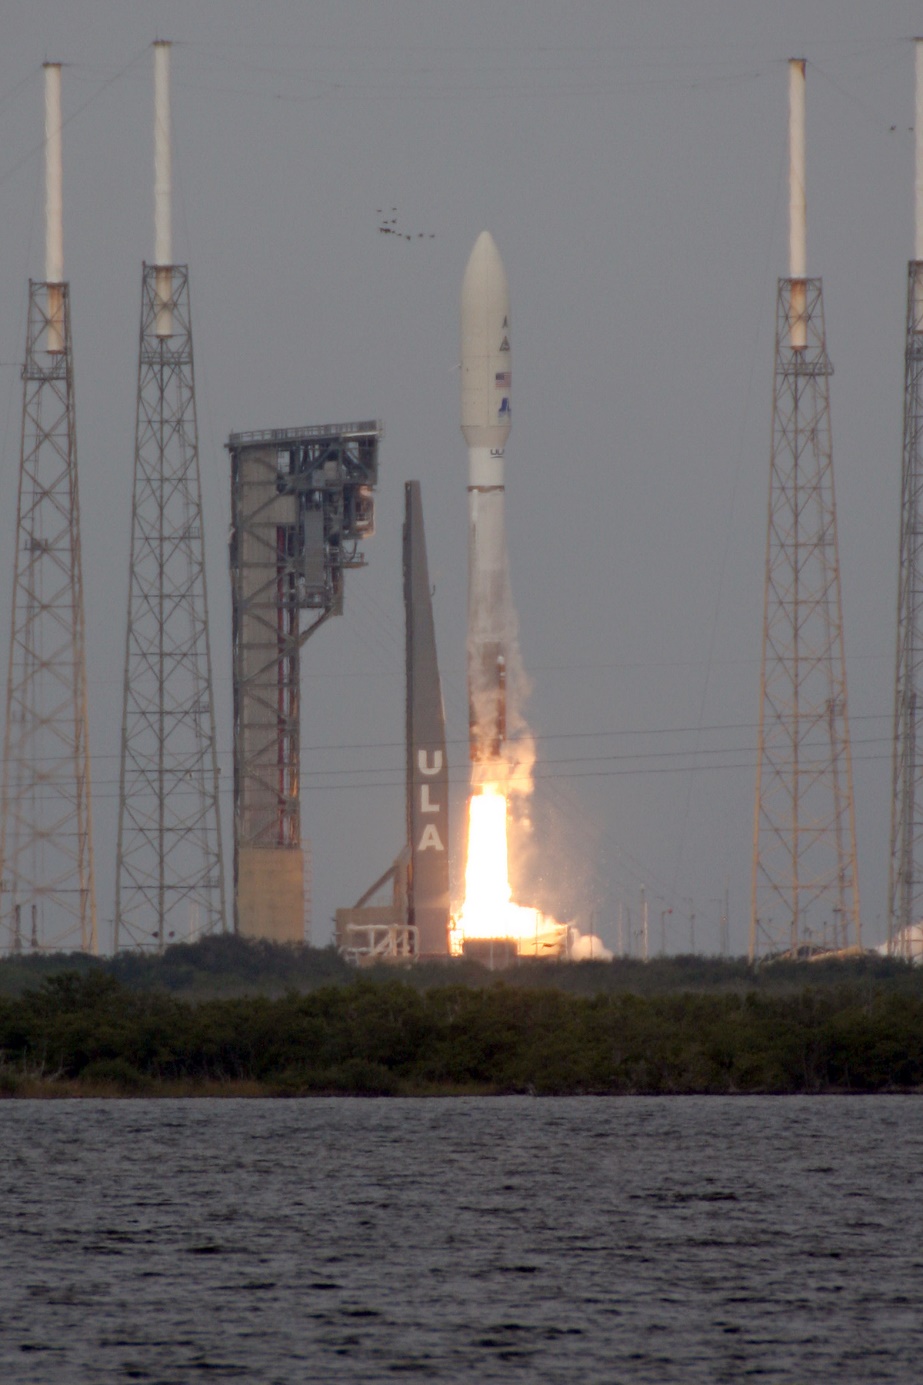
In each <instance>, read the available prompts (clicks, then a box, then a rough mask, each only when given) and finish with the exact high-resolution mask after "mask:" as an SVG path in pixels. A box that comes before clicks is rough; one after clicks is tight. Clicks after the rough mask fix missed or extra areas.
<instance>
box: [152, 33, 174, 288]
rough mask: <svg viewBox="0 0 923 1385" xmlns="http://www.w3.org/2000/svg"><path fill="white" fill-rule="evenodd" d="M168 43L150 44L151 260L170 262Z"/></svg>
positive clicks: (170, 191)
mask: <svg viewBox="0 0 923 1385" xmlns="http://www.w3.org/2000/svg"><path fill="white" fill-rule="evenodd" d="M171 201H172V166H171V152H170V44H169V43H167V42H165V41H164V40H158V41H157V42H156V43H155V44H154V264H155V265H161V266H164V265H171V264H172V263H173V228H172V207H171Z"/></svg>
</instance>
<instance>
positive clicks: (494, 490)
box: [461, 231, 512, 764]
mask: <svg viewBox="0 0 923 1385" xmlns="http://www.w3.org/2000/svg"><path fill="white" fill-rule="evenodd" d="M511 383H512V375H511V352H510V294H509V286H508V284H507V279H506V271H505V270H504V268H503V261H502V260H501V259H500V253H499V251H498V250H497V246H496V243H495V241H494V239H493V236H491V234H490V232H489V231H482V232H481V234H480V236H478V238H477V240H476V241H475V244H474V249H473V250H472V252H471V257H470V259H469V260H468V265H467V268H466V269H465V277H464V280H463V281H462V291H461V426H462V432H463V434H464V436H465V441H466V442H467V444H468V520H469V527H468V718H469V730H470V744H471V761H472V764H478V763H479V762H485V761H486V762H492V763H495V762H497V761H498V760H499V759H500V756H501V752H502V746H503V742H504V741H505V739H506V671H507V647H508V640H509V601H508V574H507V561H506V533H505V527H504V517H503V463H504V448H505V446H506V440H507V438H508V436H509V431H510V421H511V415H510V399H511V392H510V386H511Z"/></svg>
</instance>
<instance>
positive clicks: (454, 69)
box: [0, 0, 920, 951]
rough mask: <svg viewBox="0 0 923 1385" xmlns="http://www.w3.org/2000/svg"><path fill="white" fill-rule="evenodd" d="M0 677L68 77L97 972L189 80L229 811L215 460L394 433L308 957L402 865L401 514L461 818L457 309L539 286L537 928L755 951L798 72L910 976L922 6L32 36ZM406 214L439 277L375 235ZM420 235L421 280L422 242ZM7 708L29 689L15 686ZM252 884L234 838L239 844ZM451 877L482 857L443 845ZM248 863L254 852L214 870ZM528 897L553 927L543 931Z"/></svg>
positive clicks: (514, 553) (8, 250)
mask: <svg viewBox="0 0 923 1385" xmlns="http://www.w3.org/2000/svg"><path fill="white" fill-rule="evenodd" d="M0 21H2V23H0V31H2V35H3V42H2V44H0V128H2V130H3V137H2V142H0V225H2V228H3V229H2V237H0V445H2V452H0V632H2V634H0V649H2V651H3V655H2V657H3V659H4V661H5V654H6V643H7V638H8V626H9V619H10V587H11V583H12V573H13V555H12V545H13V542H14V529H15V502H16V473H17V469H18V461H19V427H20V408H21V383H20V379H19V365H20V363H21V360H22V355H23V350H24V337H25V306H26V293H27V281H28V279H29V276H30V275H31V276H32V277H33V278H35V279H41V278H42V277H43V275H44V268H43V229H42V210H43V201H42V198H43V162H42V157H43V156H42V120H43V97H42V73H41V64H42V62H43V61H44V60H46V59H48V60H53V61H58V60H60V61H63V62H64V63H66V64H69V65H68V66H67V67H66V68H65V71H64V78H63V93H64V96H63V99H64V113H65V119H66V120H67V122H68V123H67V125H66V128H65V131H64V169H65V189H64V217H65V228H64V253H65V271H66V277H67V278H68V279H69V280H70V283H71V293H72V312H73V324H74V343H75V360H76V381H77V431H78V445H79V464H80V484H81V507H82V514H83V545H84V577H85V584H86V591H87V601H88V607H87V624H88V641H89V665H90V687H91V746H92V752H93V774H94V794H95V809H96V812H95V832H96V865H97V882H98V890H99V912H100V923H101V927H100V932H101V938H102V940H103V941H104V942H105V941H107V940H108V939H109V938H110V937H111V917H112V907H113V893H114V861H115V825H116V809H117V794H118V751H119V719H120V714H121V680H122V660H123V642H124V623H125V599H126V590H127V589H126V580H125V579H126V573H127V564H128V545H129V537H130V534H129V526H130V506H131V466H132V455H133V446H134V404H135V377H136V369H137V364H136V352H137V334H138V312H139V303H140V277H141V263H142V260H143V259H145V258H152V253H153V192H152V183H153V176H152V175H153V137H152V110H153V90H152V89H153V80H152V57H151V52H150V46H149V45H150V43H151V42H152V40H153V39H154V38H158V37H160V38H169V39H172V40H174V42H175V44H176V47H175V49H174V55H173V124H174V170H175V179H176V214H175V231H174V245H175V252H174V253H175V256H176V259H177V261H178V262H184V263H188V264H189V266H190V286H191V296H192V310H193V324H194V327H193V330H194V339H195V353H196V376H197V388H198V404H199V427H200V445H201V456H202V472H203V484H204V490H205V507H206V512H205V526H206V541H207V549H208V561H209V584H210V600H211V615H212V654H213V659H214V663H215V667H216V670H217V672H218V689H217V692H218V715H219V724H220V742H221V746H222V764H223V766H224V772H223V775H222V778H223V780H224V783H225V785H226V786H228V788H229V786H230V764H231V760H230V744H231V734H230V593H229V582H228V574H227V561H226V557H227V548H226V537H227V529H228V523H229V515H230V504H229V481H228V466H227V454H226V452H225V451H224V448H223V444H224V442H225V441H226V439H227V436H228V434H229V433H230V432H232V431H235V430H245V429H253V428H262V427H285V426H295V425H299V424H303V423H327V422H338V421H343V420H347V419H357V418H369V417H380V418H381V419H383V421H384V425H385V440H384V443H383V447H382V454H381V463H382V477H381V485H380V490H379V497H378V532H377V534H376V536H375V538H374V539H373V540H372V541H371V542H370V543H369V544H368V548H367V552H368V556H369V559H370V567H369V568H368V569H367V570H366V571H364V572H359V573H355V574H350V577H349V581H348V584H347V591H346V612H345V615H344V617H343V618H342V619H340V620H338V621H335V622H331V623H330V624H329V625H328V626H326V627H325V628H324V629H323V630H322V631H321V632H320V633H319V634H318V636H317V637H316V638H315V639H313V640H312V641H311V642H309V644H308V645H307V647H306V649H305V653H304V657H303V670H304V688H303V746H304V748H305V749H304V766H303V767H304V783H303V823H304V830H305V833H306V834H307V835H309V836H310V837H311V840H312V843H313V856H314V920H315V927H314V936H315V940H316V941H319V942H324V941H326V940H327V939H328V938H329V935H330V924H329V919H330V917H331V915H332V912H333V909H334V908H335V907H337V906H338V905H347V904H351V903H353V902H354V900H355V898H356V897H357V896H358V895H359V894H360V893H361V892H362V891H363V890H364V889H365V888H366V886H367V885H368V884H370V883H371V881H372V880H373V879H374V878H375V876H377V875H378V874H379V873H380V872H381V871H382V870H383V869H384V868H385V867H386V866H387V864H388V863H389V862H390V860H391V859H392V857H393V856H394V854H395V852H396V851H397V850H398V848H399V846H400V843H401V839H402V834H403V789H402V775H403V751H402V745H401V741H402V735H403V611H402V606H401V574H400V526H401V519H402V506H403V482H404V480H406V479H408V478H411V477H418V478H419V479H420V480H421V482H422V486H423V501H424V509H425V514H426V525H427V540H428V546H429V550H430V568H431V572H432V575H433V580H434V582H435V613H436V631H437V640H438V642H439V653H440V662H441V665H442V672H443V682H444V687H445V695H446V706H447V713H448V717H449V734H450V737H451V739H452V743H453V744H452V747H451V750H450V759H451V760H452V762H453V773H454V777H455V779H456V781H457V783H458V786H459V792H460V791H461V788H462V785H463V783H464V773H465V754H466V725H465V686H464V683H465V673H464V649H465V590H466V494H465V485H466V452H465V447H464V443H463V440H462V437H461V433H460V430H459V424H458V413H459V406H458V377H457V359H458V291H459V287H460V283H461V276H462V273H463V270H464V266H465V262H466V260H467V256H468V254H469V251H470V248H471V245H472V244H473V242H474V240H475V237H476V236H477V234H478V233H479V232H480V231H481V230H483V229H484V228H488V229H490V230H491V231H492V233H493V234H494V236H495V238H496V240H497V243H498V245H499V247H500V251H501V254H502V255H503V257H504V261H505V264H506V268H507V272H508V274H509V278H510V285H511V295H512V315H513V327H514V375H515V382H514V400H515V413H514V419H515V422H514V426H513V431H512V435H511V438H510V444H509V447H508V451H507V458H508V466H507V487H508V489H507V495H508V506H507V514H508V526H509V543H510V563H511V574H512V585H513V594H514V599H515V601H516V604H517V607H518V611H519V619H520V629H521V645H522V653H523V658H524V661H525V664H526V667H527V669H528V670H529V673H530V676H531V679H532V684H533V688H532V695H531V700H530V703H529V707H528V709H527V716H528V719H529V721H530V723H531V725H532V727H533V729H534V732H535V734H536V736H537V738H538V749H539V764H538V767H537V776H538V781H539V782H538V784H537V792H536V803H535V835H534V846H535V851H534V861H533V867H532V869H533V872H534V875H533V878H532V880H531V882H530V888H529V890H528V891H523V894H522V897H521V902H523V903H537V904H543V905H545V906H546V907H551V908H556V909H558V910H559V911H563V912H566V913H568V914H576V915H577V916H578V917H579V919H580V920H581V922H582V923H583V925H584V927H586V926H588V925H589V923H590V922H591V914H592V915H593V916H594V917H595V926H596V928H597V931H599V932H600V933H601V934H602V936H603V937H604V938H605V939H606V940H607V941H609V942H610V943H611V942H612V941H613V939H614V930H615V915H616V909H617V905H618V902H619V901H620V900H622V901H623V902H624V903H625V905H626V906H629V907H631V908H632V911H633V913H635V914H636V912H637V901H638V893H639V888H640V886H641V885H642V884H645V885H646V886H647V888H648V892H649V897H650V899H651V928H652V936H653V938H654V940H655V941H657V937H658V933H659V923H660V917H659V916H660V912H661V910H665V909H668V908H672V909H673V914H672V915H671V916H669V919H668V924H669V926H670V928H671V933H670V940H671V941H670V945H671V947H682V948H686V947H687V946H688V939H689V928H688V923H687V921H686V920H687V915H688V912H689V900H692V901H693V905H694V909H695V913H696V915H697V922H696V935H697V944H698V946H699V947H704V948H706V949H709V950H716V949H717V943H718V914H719V904H718V899H719V897H720V896H721V894H722V892H723V890H724V885H725V879H726V878H727V879H728V880H729V884H730V898H731V945H732V948H733V949H734V950H735V951H742V950H744V948H745V945H746V935H747V909H748V898H749V872H750V849H751V842H750V838H751V820H752V807H753V790H754V761H755V743H756V721H757V715H758V710H759V708H758V694H759V655H760V639H761V629H760V622H761V615H762V584H763V555H764V545H765V530H766V496H767V487H768V474H769V473H768V467H769V425H770V402H771V386H772V344H773V343H772V335H773V327H774V302H775V286H776V279H777V277H778V276H779V275H780V274H785V273H786V248H787V242H786V236H787V220H786V218H787V193H786V188H785V184H784V173H785V167H786V119H787V85H786V84H787V74H786V68H785V60H786V59H787V58H789V57H792V56H805V57H807V59H808V76H807V112H808V114H807V144H808V171H807V179H808V272H809V273H810V274H812V275H821V276H822V277H823V280H824V292H825V307H826V315H827V331H828V346H829V350H830V354H831V357H832V359H833V362H834V367H835V371H836V373H835V375H834V378H833V380H832V383H831V390H832V419H833V439H834V470H835V476H836V490H837V507H838V516H839V526H840V527H839V539H840V560H841V572H842V579H843V599H844V606H845V628H846V651H847V670H848V680H849V698H850V710H851V718H852V735H853V754H854V765H855V781H856V804H857V815H858V841H859V875H860V888H861V896H862V914H863V923H864V934H865V938H866V939H867V940H868V941H871V942H875V941H878V940H879V939H880V938H881V937H882V936H883V933H884V921H883V920H884V910H885V890H886V881H887V834H888V815H889V804H890V784H889V772H890V771H889V752H888V741H889V736H890V717H891V700H892V682H893V649H894V610H895V605H896V561H897V558H896V554H897V534H898V504H899V479H900V447H901V401H902V394H903V332H904V294H905V279H906V264H907V260H908V258H909V257H910V255H911V253H912V245H913V241H912V235H913V232H912V212H911V204H912V177H913V135H912V133H911V132H910V129H909V127H910V126H911V125H912V122H913V48H912V44H911V42H910V41H909V40H910V36H911V35H912V34H913V33H914V32H916V31H917V30H918V29H919V27H920V11H919V6H918V5H915V4H912V3H910V0H906V2H905V0H875V3H871V0H792V2H791V3H789V2H788V0H774V2H773V3H768V4H767V3H766V2H765V0H733V2H732V0H676V2H675V3H671V2H670V0H625V2H624V3H619V4H614V3H611V0H605V2H604V0H571V3H569V4H567V5H563V4H554V3H551V0H528V3H526V2H525V0H517V3H513V0H490V3H488V0H336V3H332V0H317V3H314V4H312V5H310V6H308V5H305V4H304V3H303V0H291V3H285V2H283V0H260V3H259V4H255V3H244V0H184V2H183V3H163V4H160V3H158V4H154V3H150V4H143V5H142V4H126V3H124V0H73V3H70V4H68V5H66V6H65V5H62V4H60V3H46V0H29V3H24V0H4V3H2V4H0ZM380 207H386V208H391V207H396V208H397V212H396V215H397V218H398V220H399V223H400V225H401V227H403V228H405V229H406V230H408V231H412V232H416V231H423V232H426V233H427V236H426V238H425V239H422V240H418V239H414V240H412V241H410V242H408V241H404V240H395V239H393V238H392V237H387V236H381V235H379V234H378V232H377V225H378V215H377V209H378V208H380ZM430 232H434V233H435V238H434V239H430V238H429V234H428V233H430ZM0 674H2V678H3V686H4V687H5V678H6V674H5V667H2V668H0ZM222 806H223V813H224V823H225V832H226V839H227V842H228V846H229V827H230V801H229V797H226V798H225V799H224V801H223V805H222ZM453 826H454V829H457V831H456V844H455V845H456V851H455V855H456V865H457V866H460V863H461V862H460V857H461V835H460V833H461V827H462V820H461V814H460V813H459V812H456V814H455V820H454V825H453ZM228 854H229V853H228ZM526 894H528V895H529V897H528V898H527V897H525V896H526Z"/></svg>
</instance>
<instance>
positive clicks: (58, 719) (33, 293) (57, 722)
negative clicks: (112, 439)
mask: <svg viewBox="0 0 923 1385" xmlns="http://www.w3.org/2000/svg"><path fill="white" fill-rule="evenodd" d="M44 70H45V206H46V218H45V220H46V241H45V281H44V282H42V283H35V282H32V281H30V283H29V313H28V323H27V328H26V358H25V364H24V365H23V370H22V379H23V409H22V451H21V454H20V469H19V499H18V504H17V517H16V556H15V569H14V576H13V616H12V625H11V633H10V658H9V674H8V683H7V695H6V732H5V738H4V757H3V794H2V825H0V889H2V898H3V903H2V913H3V928H4V931H5V934H6V936H5V937H4V938H3V940H2V941H3V944H4V945H8V946H9V948H10V950H11V951H13V952H18V951H20V950H21V948H22V947H23V946H29V947H32V948H37V949H42V950H56V949H62V950H71V949H78V948H80V949H83V950H84V951H86V952H95V951H96V949H97V937H96V892H95V886H94V879H93V834H92V825H91V805H90V752H89V737H88V728H87V684H86V657H85V650H84V612H83V579H82V574H81V565H80V511H79V504H78V496H77V438H76V429H75V416H74V362H73V353H72V346H71V321H70V293H69V285H68V284H67V283H65V282H64V253H63V229H62V227H63V219H62V177H61V65H60V63H46V64H45V69H44Z"/></svg>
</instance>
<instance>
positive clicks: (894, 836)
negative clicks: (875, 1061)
mask: <svg viewBox="0 0 923 1385" xmlns="http://www.w3.org/2000/svg"><path fill="white" fill-rule="evenodd" d="M914 46H915V49H916V121H915V132H916V134H915V140H916V170H915V172H916V198H915V222H916V224H915V236H914V256H915V258H914V259H912V260H911V261H910V262H909V264H908V266H907V331H906V338H905V348H904V448H903V462H902V467H901V525H900V562H899V567H898V596H897V666H896V670H895V678H894V740H893V753H892V781H891V782H892V790H891V864H890V871H889V875H888V947H889V950H890V951H891V952H894V953H897V954H899V955H907V956H909V955H910V952H911V948H912V944H913V934H912V931H911V930H912V928H913V925H914V924H918V923H919V922H920V920H921V918H923V39H917V41H916V44H915V45H914ZM913 950H914V951H915V952H918V951H919V942H917V944H916V946H915V947H913Z"/></svg>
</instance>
